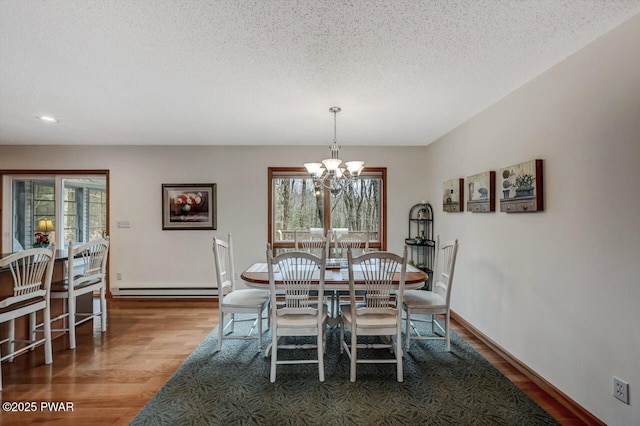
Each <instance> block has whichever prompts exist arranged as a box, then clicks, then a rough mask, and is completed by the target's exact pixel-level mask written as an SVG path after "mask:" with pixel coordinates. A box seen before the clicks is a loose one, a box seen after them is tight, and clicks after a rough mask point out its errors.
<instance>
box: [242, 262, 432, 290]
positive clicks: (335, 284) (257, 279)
mask: <svg viewBox="0 0 640 426" xmlns="http://www.w3.org/2000/svg"><path fill="white" fill-rule="evenodd" d="M326 263H327V265H329V266H327V267H326V268H325V270H324V289H325V290H327V291H349V269H348V266H347V262H346V259H327V262H326ZM353 272H354V277H353V278H354V286H355V288H356V289H357V288H358V287H359V286H364V284H365V283H364V276H363V274H362V271H361V270H360V269H359V266H357V265H356V267H355V268H354V271H353ZM240 277H241V278H242V280H244V281H245V282H246V284H247V286H249V287H253V288H261V289H265V288H268V287H269V270H268V268H267V264H266V263H264V262H256V263H254V264H252V265H251V266H249V267H248V268H247V269H245V270H244V271H243V272H242V274H241V275H240ZM274 278H275V284H276V289H277V288H278V285H279V284H281V283H282V281H281V280H282V278H281V276H280V273H279V272H278V271H274ZM319 278H320V271H319V270H318V274H317V278H316V279H315V283H317V282H318V279H319ZM399 280H400V274H399V273H397V274H396V277H395V279H394V283H396V284H397V283H398V282H399ZM426 281H427V274H426V272H424V271H422V270H421V269H418V268H416V267H415V266H413V265H407V271H406V274H405V278H404V288H405V290H415V289H419V288H422V287H423V286H424V285H425V282H426Z"/></svg>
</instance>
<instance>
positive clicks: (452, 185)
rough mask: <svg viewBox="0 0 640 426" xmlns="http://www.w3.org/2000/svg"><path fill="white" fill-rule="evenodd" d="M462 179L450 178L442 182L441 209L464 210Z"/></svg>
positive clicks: (453, 211)
mask: <svg viewBox="0 0 640 426" xmlns="http://www.w3.org/2000/svg"><path fill="white" fill-rule="evenodd" d="M463 199H464V179H463V178H456V179H450V180H448V181H446V182H444V183H443V184H442V211H443V212H448V213H460V212H463V211H464V208H463V207H462V200H463Z"/></svg>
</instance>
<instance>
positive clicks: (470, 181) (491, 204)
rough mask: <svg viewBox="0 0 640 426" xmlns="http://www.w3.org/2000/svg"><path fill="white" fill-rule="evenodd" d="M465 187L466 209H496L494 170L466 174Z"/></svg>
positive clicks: (486, 211)
mask: <svg viewBox="0 0 640 426" xmlns="http://www.w3.org/2000/svg"><path fill="white" fill-rule="evenodd" d="M467 188H468V191H467V194H468V195H467V211H469V212H473V213H490V212H495V211H496V172H495V171H488V172H483V173H478V174H475V175H471V176H467Z"/></svg>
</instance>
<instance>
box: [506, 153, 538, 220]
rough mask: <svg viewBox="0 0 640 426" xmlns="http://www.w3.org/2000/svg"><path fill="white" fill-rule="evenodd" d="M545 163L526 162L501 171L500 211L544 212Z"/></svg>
mask: <svg viewBox="0 0 640 426" xmlns="http://www.w3.org/2000/svg"><path fill="white" fill-rule="evenodd" d="M542 171H543V161H542V160H541V159H537V160H530V161H525V162H523V163H518V164H514V165H512V166H509V167H505V168H503V169H501V170H500V211H501V212H506V213H531V212H541V211H544V192H543V182H544V179H543V172H542Z"/></svg>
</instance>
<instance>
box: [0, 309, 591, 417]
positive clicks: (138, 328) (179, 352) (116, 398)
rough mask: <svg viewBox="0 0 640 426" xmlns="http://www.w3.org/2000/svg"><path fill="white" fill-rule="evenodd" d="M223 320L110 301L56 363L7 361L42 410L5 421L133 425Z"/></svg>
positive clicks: (13, 383)
mask: <svg viewBox="0 0 640 426" xmlns="http://www.w3.org/2000/svg"><path fill="white" fill-rule="evenodd" d="M217 322H218V309H217V301H215V300H202V301H200V300H196V301H193V300H188V301H187V300H174V301H165V300H110V301H109V310H108V324H109V329H108V331H107V332H106V333H100V330H99V322H96V324H95V325H98V328H96V327H95V325H94V327H92V326H91V325H90V324H86V325H84V326H82V327H80V328H79V333H78V337H77V348H76V349H75V350H69V349H67V347H68V340H67V338H66V337H61V338H58V339H55V340H54V345H53V350H54V354H53V359H54V362H53V364H51V365H45V364H44V354H43V349H42V348H41V347H40V348H37V349H36V350H35V351H34V352H31V353H29V354H26V355H24V356H21V357H19V358H17V359H16V360H15V361H14V362H13V363H7V362H4V363H2V381H3V387H4V388H3V391H2V393H1V396H2V402H3V403H6V402H26V401H35V402H36V403H37V406H38V410H37V411H35V412H22V413H16V412H5V411H3V412H1V413H0V424H2V425H23V424H24V425H26V424H35V423H40V424H43V423H44V424H60V425H102V424H104V425H128V424H129V422H130V421H131V420H132V419H133V418H134V417H135V416H136V414H137V413H138V412H139V411H140V410H141V409H142V407H143V406H144V405H145V404H146V403H147V401H148V400H149V399H150V398H151V397H152V396H153V395H154V394H155V393H156V392H157V391H158V389H160V387H162V385H163V384H164V383H165V382H166V381H167V380H168V379H169V377H170V376H171V374H173V372H174V371H175V370H176V369H177V368H178V367H179V366H180V365H181V364H182V362H183V361H184V360H185V359H186V358H187V357H188V356H189V354H190V353H191V352H192V351H193V350H194V349H195V348H196V347H197V346H198V345H199V344H200V342H202V340H203V339H204V338H205V337H206V336H207V334H209V333H210V332H211V330H212V329H213V328H214V327H215V326H216V325H217ZM453 329H454V330H455V331H456V333H458V334H459V335H460V336H461V337H463V338H464V339H465V340H466V341H467V342H468V343H469V344H470V345H471V346H472V347H474V348H475V349H476V350H477V351H478V352H479V353H481V354H482V355H483V356H484V357H485V358H486V359H487V360H488V361H489V362H491V363H492V364H493V365H494V366H495V367H496V368H498V369H499V370H500V371H501V372H502V373H503V374H505V375H506V376H507V377H508V378H509V379H510V380H511V381H512V382H513V383H515V384H516V385H517V386H518V387H520V388H521V389H522V390H523V391H524V392H526V393H527V394H528V395H529V396H530V397H531V398H532V399H533V400H534V401H536V402H537V403H538V404H539V405H540V406H541V407H542V408H544V409H545V410H546V411H547V412H549V413H550V414H551V415H552V416H553V417H554V418H555V419H556V420H558V422H560V423H561V424H563V425H582V424H584V423H582V422H581V421H580V420H579V419H578V418H576V417H575V416H574V415H573V414H572V413H570V412H569V411H568V410H566V409H565V408H564V407H562V406H561V405H560V404H559V403H557V402H556V401H555V400H554V399H552V398H551V397H550V396H548V395H547V394H546V393H545V392H544V391H542V390H541V389H540V388H539V387H538V386H537V385H535V384H534V383H533V382H531V381H530V380H529V379H527V378H526V377H525V376H524V375H522V374H521V373H520V372H518V371H517V370H516V369H515V368H513V367H511V366H510V365H509V364H508V363H506V362H505V361H503V360H502V359H501V358H500V357H499V356H497V355H496V354H495V353H494V352H493V351H492V350H491V349H489V348H488V347H487V346H486V345H484V344H483V343H482V342H480V341H479V340H478V339H477V338H475V337H474V336H473V335H472V334H470V333H469V332H467V331H466V330H465V329H464V328H462V327H461V326H460V325H459V324H457V323H453ZM423 343H425V342H419V343H418V344H423ZM265 380H267V378H265ZM43 401H44V402H53V401H55V402H65V403H66V402H71V403H73V412H49V411H46V410H40V403H41V402H43Z"/></svg>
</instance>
